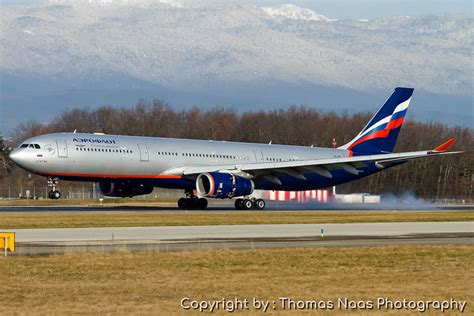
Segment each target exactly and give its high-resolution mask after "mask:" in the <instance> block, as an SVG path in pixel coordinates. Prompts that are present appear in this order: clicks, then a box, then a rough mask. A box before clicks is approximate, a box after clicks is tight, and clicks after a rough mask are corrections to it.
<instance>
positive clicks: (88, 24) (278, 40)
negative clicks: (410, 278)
mask: <svg viewBox="0 0 474 316" xmlns="http://www.w3.org/2000/svg"><path fill="white" fill-rule="evenodd" d="M0 17H1V24H2V27H1V28H0V38H1V42H2V44H1V45H2V49H1V58H0V75H1V76H2V81H1V85H2V87H1V89H2V90H1V106H2V107H3V108H4V109H5V108H7V110H6V111H5V110H4V112H7V113H6V114H7V115H10V114H11V113H14V111H16V110H18V106H20V105H21V106H24V107H26V106H33V105H38V102H43V103H44V104H45V106H46V105H47V106H53V105H55V106H60V105H62V106H66V105H68V106H72V105H94V104H102V103H120V104H133V103H134V102H135V101H136V100H137V99H138V98H140V97H161V98H165V99H167V100H168V101H170V102H171V103H173V104H181V105H186V104H187V105H194V104H209V105H212V104H228V105H234V106H242V107H247V108H255V106H256V105H258V106H262V107H263V106H270V105H272V106H280V105H285V104H302V103H304V104H309V105H319V106H322V107H323V108H324V107H325V108H331V109H332V108H335V107H339V108H341V107H343V108H349V109H352V110H354V109H353V108H351V105H353V104H351V103H350V102H354V104H356V105H357V106H359V109H360V110H369V109H370V110H371V109H372V107H373V106H374V105H373V104H370V103H366V102H371V101H372V100H379V101H380V98H382V99H383V98H384V96H386V95H387V94H388V93H389V92H390V91H391V89H392V88H393V87H394V86H398V85H406V86H414V87H416V88H417V89H418V93H419V94H418V95H420V93H422V94H421V95H423V93H424V95H425V96H426V98H425V99H426V100H430V101H429V102H430V103H429V104H427V105H426V108H425V110H426V111H428V112H429V113H431V114H429V113H428V112H426V113H425V112H418V113H420V114H419V115H418V118H420V115H421V116H422V118H426V119H432V118H434V119H436V118H437V117H440V115H441V117H446V115H445V116H443V115H442V114H440V113H445V112H446V111H445V109H444V105H445V103H444V101H443V103H440V102H441V101H440V100H451V99H450V97H449V96H453V97H456V98H458V99H456V104H460V105H463V104H464V108H463V109H460V110H459V111H457V112H456V111H454V112H453V113H454V114H450V115H451V116H452V121H453V122H465V121H463V120H465V117H466V115H465V114H464V113H466V102H467V104H468V105H469V102H471V105H472V99H471V98H472V93H473V92H472V48H473V40H472V22H473V19H472V17H456V16H425V17H395V18H385V19H377V20H368V21H356V20H354V21H352V20H340V21H336V20H331V17H324V16H323V15H320V14H318V13H316V12H314V11H312V10H309V9H306V8H301V7H298V6H295V5H279V6H273V7H268V6H265V7H260V6H256V5H252V4H245V2H244V4H242V2H239V1H237V0H229V1H217V0H205V1H204V0H202V1H199V0H197V1H196V0H137V1H132V0H76V1H72V0H69V1H68V0H52V1H50V2H48V3H45V4H37V5H28V6H26V5H23V6H19V5H11V6H10V5H9V6H2V10H1V11H0ZM420 91H421V92H420ZM368 96H369V97H368ZM431 96H432V97H431ZM371 97H372V99H371ZM358 98H359V99H360V100H364V101H363V102H362V101H361V102H357V101H356V100H358ZM431 100H434V101H431ZM466 100H467V101H466ZM446 102H447V101H446ZM376 104H378V103H376ZM370 106H372V107H370ZM417 106H421V105H419V104H418V105H417ZM428 106H431V108H428ZM450 110H453V108H451V109H450ZM50 111H55V112H57V111H58V110H57V109H56V108H54V107H53V108H51V110H50ZM443 111H445V112H443ZM468 112H470V114H468V117H469V115H470V116H471V119H472V109H471V110H470V111H469V109H468ZM428 114H429V115H428ZM445 114H446V113H445ZM12 115H13V114H12ZM5 124H6V123H5Z"/></svg>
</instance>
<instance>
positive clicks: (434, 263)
mask: <svg viewBox="0 0 474 316" xmlns="http://www.w3.org/2000/svg"><path fill="white" fill-rule="evenodd" d="M473 262H474V246H393V247H392V246H391V247H373V248H366V247H360V248H359V247H358V248H337V249H333V248H332V249H331V248H312V249H285V250H282V249H278V250H242V251H206V252H180V253H115V254H94V253H88V254H69V255H61V256H49V257H9V258H0V275H1V276H2V279H1V282H0V301H1V302H2V304H1V305H0V314H10V313H11V314H44V315H52V314H53V315H61V314H62V315H64V314H72V313H73V314H97V313H102V314H103V313H109V314H129V313H132V314H155V315H171V314H182V313H184V311H183V310H181V309H180V300H181V299H182V298H183V297H189V298H191V299H195V300H214V299H222V298H226V299H234V298H240V299H244V298H248V299H252V298H254V297H256V298H258V299H260V300H275V301H276V302H277V304H276V307H277V309H276V311H277V312H279V313H281V312H282V311H281V308H280V306H279V305H278V299H279V298H280V297H289V298H292V299H294V300H315V299H316V300H336V299H337V298H343V297H347V298H349V299H351V300H376V298H377V297H379V296H386V297H388V298H390V299H393V300H398V299H403V298H406V299H410V300H413V299H414V300H419V299H431V300H440V299H449V298H454V299H457V300H467V301H468V305H467V310H465V314H466V315H467V314H471V315H472V312H473V311H474V310H473V306H472V305H471V303H473V299H474V291H472V289H473V288H474V265H473V264H472V263H473ZM254 312H255V311H254ZM273 312H274V311H273ZM334 312H335V313H333V314H334V315H339V314H340V311H339V312H338V311H337V310H335V311H334ZM346 312H350V311H346ZM308 313H311V314H313V312H308ZM366 313H367V311H366V310H360V311H358V312H355V313H352V312H351V313H350V314H351V315H352V314H358V315H362V314H366ZM414 313H417V314H418V312H414ZM435 313H436V314H439V311H438V312H435ZM188 314H189V313H188ZM196 314H197V313H196ZM221 314H228V313H227V312H223V313H221ZM284 314H286V315H290V314H294V310H293V311H290V312H287V313H284ZM324 314H328V312H325V313H324ZM373 314H380V311H379V310H374V311H373ZM389 314H392V315H399V314H401V311H400V310H392V311H391V312H389ZM427 314H434V313H433V310H432V311H431V312H430V311H428V313H427ZM448 314H452V313H448Z"/></svg>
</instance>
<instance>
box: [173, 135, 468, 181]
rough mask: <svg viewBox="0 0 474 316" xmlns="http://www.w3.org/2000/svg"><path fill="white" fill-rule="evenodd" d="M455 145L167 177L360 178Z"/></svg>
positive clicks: (191, 170) (195, 169)
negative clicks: (368, 169) (336, 174)
mask: <svg viewBox="0 0 474 316" xmlns="http://www.w3.org/2000/svg"><path fill="white" fill-rule="evenodd" d="M454 142H455V139H454V138H452V139H450V140H448V141H446V142H445V143H443V144H441V145H440V146H438V147H436V148H434V149H432V150H425V151H413V152H404V153H390V154H377V155H364V156H354V157H340V158H326V159H312V160H299V161H284V162H261V163H248V164H225V165H216V166H183V167H179V168H174V169H172V170H169V171H168V172H166V174H175V175H183V176H194V175H195V176H197V175H199V174H201V173H206V172H216V171H217V172H218V171H227V172H231V173H234V174H236V175H240V176H243V177H246V178H254V177H260V176H262V177H265V178H267V179H268V180H269V181H273V182H275V183H278V182H279V180H278V178H277V177H276V176H275V175H282V174H283V175H289V176H293V177H295V178H298V179H302V180H305V177H304V175H303V173H308V172H315V173H318V174H320V175H321V176H324V177H327V178H332V175H331V172H330V171H331V170H334V169H343V170H345V171H347V172H349V173H352V174H356V175H357V174H358V173H359V170H358V169H357V168H360V167H364V166H366V165H365V163H366V162H375V164H376V165H377V167H379V168H380V169H383V168H385V167H389V166H392V165H396V164H399V163H403V162H406V161H408V160H411V159H416V158H422V157H433V156H438V155H447V154H456V153H461V151H456V152H449V151H448V150H449V148H450V147H451V146H452V145H453V143H454Z"/></svg>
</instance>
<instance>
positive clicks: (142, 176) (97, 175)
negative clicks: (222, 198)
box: [42, 173, 182, 179]
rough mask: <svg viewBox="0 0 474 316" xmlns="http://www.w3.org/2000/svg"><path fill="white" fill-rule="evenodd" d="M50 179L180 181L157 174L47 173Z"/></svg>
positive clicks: (176, 177) (179, 177)
mask: <svg viewBox="0 0 474 316" xmlns="http://www.w3.org/2000/svg"><path fill="white" fill-rule="evenodd" d="M42 175H44V176H51V177H76V178H104V179H107V178H113V179H181V178H182V177H181V176H175V175H168V174H158V175H148V174H102V173H47V174H42Z"/></svg>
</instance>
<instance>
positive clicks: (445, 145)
mask: <svg viewBox="0 0 474 316" xmlns="http://www.w3.org/2000/svg"><path fill="white" fill-rule="evenodd" d="M455 142H456V138H454V137H453V138H450V139H448V140H447V141H445V142H444V143H442V144H441V145H439V146H438V147H436V148H435V149H433V151H434V152H444V151H448V150H450V149H451V147H453V145H454V143H455Z"/></svg>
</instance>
